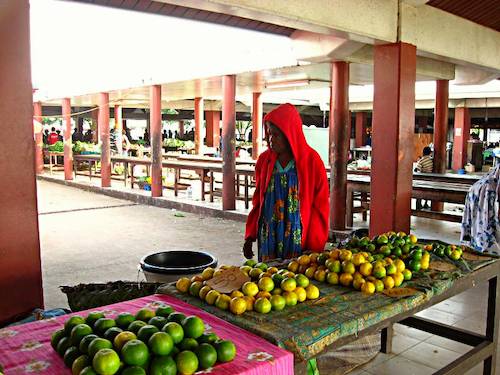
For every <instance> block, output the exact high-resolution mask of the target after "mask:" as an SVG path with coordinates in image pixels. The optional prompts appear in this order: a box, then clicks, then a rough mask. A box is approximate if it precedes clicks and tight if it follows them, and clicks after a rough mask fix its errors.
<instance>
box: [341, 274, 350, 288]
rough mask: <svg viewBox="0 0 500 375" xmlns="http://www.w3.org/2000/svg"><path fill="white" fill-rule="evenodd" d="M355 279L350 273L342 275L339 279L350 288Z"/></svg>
mask: <svg viewBox="0 0 500 375" xmlns="http://www.w3.org/2000/svg"><path fill="white" fill-rule="evenodd" d="M352 281H353V277H352V275H351V274H350V273H342V274H341V275H340V277H339V282H340V283H341V284H342V285H343V286H350V285H351V284H352Z"/></svg>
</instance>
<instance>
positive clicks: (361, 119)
mask: <svg viewBox="0 0 500 375" xmlns="http://www.w3.org/2000/svg"><path fill="white" fill-rule="evenodd" d="M367 117H368V116H367V113H366V112H356V130H355V131H356V138H355V139H356V141H355V145H356V147H363V146H365V145H366V138H367V134H366V121H367Z"/></svg>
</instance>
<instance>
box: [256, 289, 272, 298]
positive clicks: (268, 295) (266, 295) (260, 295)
mask: <svg viewBox="0 0 500 375" xmlns="http://www.w3.org/2000/svg"><path fill="white" fill-rule="evenodd" d="M271 295H272V294H271V293H269V292H264V291H263V290H262V291H260V292H259V293H257V294H256V295H255V299H258V298H271Z"/></svg>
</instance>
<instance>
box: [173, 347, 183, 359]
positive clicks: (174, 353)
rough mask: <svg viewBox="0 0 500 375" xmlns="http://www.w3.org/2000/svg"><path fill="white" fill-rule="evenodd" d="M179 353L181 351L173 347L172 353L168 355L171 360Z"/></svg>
mask: <svg viewBox="0 0 500 375" xmlns="http://www.w3.org/2000/svg"><path fill="white" fill-rule="evenodd" d="M180 351H181V350H180V349H179V348H178V347H177V346H174V348H173V349H172V353H170V356H171V357H172V358H175V356H176V355H177V354H179V353H180Z"/></svg>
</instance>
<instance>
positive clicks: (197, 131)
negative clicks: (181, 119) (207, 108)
mask: <svg viewBox="0 0 500 375" xmlns="http://www.w3.org/2000/svg"><path fill="white" fill-rule="evenodd" d="M202 127H203V98H194V152H195V153H196V154H197V155H200V154H201V150H202V146H203V139H202V137H201V128H202Z"/></svg>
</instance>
